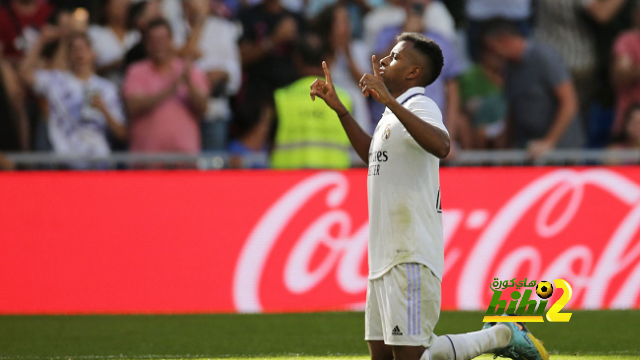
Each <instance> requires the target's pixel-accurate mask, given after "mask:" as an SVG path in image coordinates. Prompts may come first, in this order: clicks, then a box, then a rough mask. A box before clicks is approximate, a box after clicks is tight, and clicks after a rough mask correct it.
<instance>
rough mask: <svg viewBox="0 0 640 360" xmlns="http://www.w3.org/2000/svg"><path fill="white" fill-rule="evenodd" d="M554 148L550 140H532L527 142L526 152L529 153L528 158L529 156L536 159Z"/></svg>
mask: <svg viewBox="0 0 640 360" xmlns="http://www.w3.org/2000/svg"><path fill="white" fill-rule="evenodd" d="M554 147H555V145H554V144H553V142H551V141H550V140H545V139H538V140H532V141H530V142H529V144H528V146H527V152H528V153H529V156H531V158H532V159H537V158H539V157H540V156H543V155H544V154H546V153H548V152H549V151H551V150H552V149H553V148H554Z"/></svg>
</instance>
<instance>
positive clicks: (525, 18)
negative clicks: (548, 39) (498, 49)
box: [466, 0, 531, 61]
mask: <svg viewBox="0 0 640 360" xmlns="http://www.w3.org/2000/svg"><path fill="white" fill-rule="evenodd" d="M466 13H467V45H468V46H467V49H468V51H469V56H471V58H472V59H473V60H474V61H478V59H479V55H480V54H479V51H480V31H481V30H482V26H483V24H484V23H485V22H486V21H487V20H491V19H494V18H498V17H499V18H503V19H508V20H510V21H512V22H513V23H514V24H516V26H517V27H518V29H520V31H521V33H522V35H524V36H529V34H530V32H531V25H530V20H531V0H513V1H504V0H467V4H466Z"/></svg>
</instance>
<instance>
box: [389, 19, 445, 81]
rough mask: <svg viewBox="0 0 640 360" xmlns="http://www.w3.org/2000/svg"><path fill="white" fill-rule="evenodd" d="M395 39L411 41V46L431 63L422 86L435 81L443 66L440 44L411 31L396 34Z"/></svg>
mask: <svg viewBox="0 0 640 360" xmlns="http://www.w3.org/2000/svg"><path fill="white" fill-rule="evenodd" d="M396 40H397V41H398V42H400V41H407V42H410V43H412V44H413V48H414V49H416V50H417V51H418V52H419V53H420V54H422V55H423V56H424V57H425V58H426V59H427V62H428V63H429V65H431V69H430V70H431V71H430V74H429V78H427V79H426V81H425V84H424V86H428V85H431V84H432V83H433V82H434V81H436V79H437V78H438V76H440V73H441V72H442V67H443V66H444V55H442V49H440V46H439V45H438V44H437V43H436V42H435V41H433V40H432V39H430V38H428V37H426V36H424V35H422V34H418V33H413V32H404V33H402V34H400V35H398V37H397V38H396Z"/></svg>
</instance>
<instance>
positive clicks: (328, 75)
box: [322, 61, 333, 84]
mask: <svg viewBox="0 0 640 360" xmlns="http://www.w3.org/2000/svg"><path fill="white" fill-rule="evenodd" d="M322 70H323V71H324V78H325V79H326V81H327V83H329V84H333V81H331V71H329V67H328V66H327V62H326V61H323V62H322Z"/></svg>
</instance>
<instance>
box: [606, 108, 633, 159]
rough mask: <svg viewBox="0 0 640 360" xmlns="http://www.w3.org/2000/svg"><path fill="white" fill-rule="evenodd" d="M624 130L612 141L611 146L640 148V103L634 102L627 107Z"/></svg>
mask: <svg viewBox="0 0 640 360" xmlns="http://www.w3.org/2000/svg"><path fill="white" fill-rule="evenodd" d="M622 125H623V126H622V131H621V132H620V134H619V135H618V136H616V137H615V138H614V140H613V142H612V143H611V145H610V147H611V148H618V149H640V104H638V103H634V104H632V105H631V106H629V108H628V109H627V112H626V113H625V116H624V123H623V124H622Z"/></svg>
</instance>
